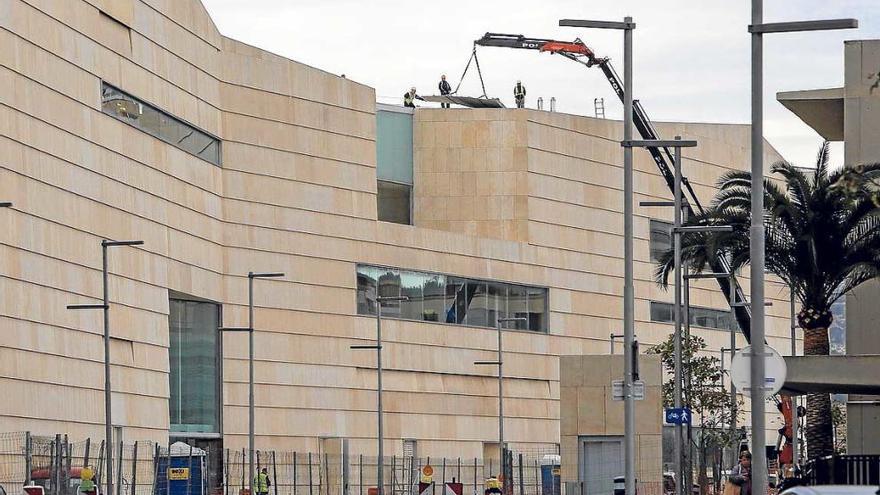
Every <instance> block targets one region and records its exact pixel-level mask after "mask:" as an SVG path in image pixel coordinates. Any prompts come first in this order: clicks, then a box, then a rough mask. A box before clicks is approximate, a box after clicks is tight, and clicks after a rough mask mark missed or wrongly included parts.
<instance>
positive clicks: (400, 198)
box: [376, 180, 412, 225]
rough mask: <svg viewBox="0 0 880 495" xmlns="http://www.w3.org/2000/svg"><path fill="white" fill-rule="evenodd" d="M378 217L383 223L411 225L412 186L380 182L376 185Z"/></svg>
mask: <svg viewBox="0 0 880 495" xmlns="http://www.w3.org/2000/svg"><path fill="white" fill-rule="evenodd" d="M377 192H378V194H377V197H376V198H377V199H376V201H377V206H378V217H379V220H381V221H383V222H394V223H402V224H404V225H411V224H412V218H411V216H410V211H411V210H412V207H411V204H412V186H410V185H407V184H398V183H396V182H388V181H384V180H380V181H379V182H378V185H377Z"/></svg>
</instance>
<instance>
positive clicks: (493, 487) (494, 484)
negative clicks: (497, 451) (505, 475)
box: [485, 474, 501, 495]
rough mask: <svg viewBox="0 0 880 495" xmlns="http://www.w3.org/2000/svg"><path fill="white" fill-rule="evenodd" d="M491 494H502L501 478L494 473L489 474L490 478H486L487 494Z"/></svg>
mask: <svg viewBox="0 0 880 495" xmlns="http://www.w3.org/2000/svg"><path fill="white" fill-rule="evenodd" d="M490 494H498V495H501V480H500V479H498V477H497V476H495V475H494V474H493V475H492V476H489V479H487V480H486V493H485V495H490Z"/></svg>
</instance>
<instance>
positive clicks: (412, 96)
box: [403, 86, 425, 108]
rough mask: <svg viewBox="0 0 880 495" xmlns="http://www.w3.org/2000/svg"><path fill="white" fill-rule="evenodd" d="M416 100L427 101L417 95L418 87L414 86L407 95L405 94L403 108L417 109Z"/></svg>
mask: <svg viewBox="0 0 880 495" xmlns="http://www.w3.org/2000/svg"><path fill="white" fill-rule="evenodd" d="M415 100H422V101H425V99H424V98H422V97H421V96H419V94H418V93H416V87H415V86H413V87H411V88H409V91H407V92H406V93H404V94H403V106H405V107H409V108H415V107H416V104H415Z"/></svg>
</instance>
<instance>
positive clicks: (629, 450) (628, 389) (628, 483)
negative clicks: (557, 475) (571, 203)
mask: <svg viewBox="0 0 880 495" xmlns="http://www.w3.org/2000/svg"><path fill="white" fill-rule="evenodd" d="M623 22H624V24H628V25H631V27H629V28H627V29H624V31H623V92H624V98H623V140H624V141H631V140H632V128H633V49H632V45H633V38H632V30H633V28H634V27H635V25H634V24H633V20H632V17H625V18H624V19H623ZM633 196H634V195H633V152H632V148H628V147H627V148H624V149H623V238H624V239H623V256H624V260H625V261H624V270H623V271H624V275H623V354H624V356H623V361H624V376H623V390H624V403H623V416H624V448H623V450H624V454H625V456H626V457H625V462H624V465H625V469H624V472H625V478H624V479H625V484H624V487H625V489H626V490H625V493H626V495H635V494H636V404H635V400H634V397H633V369H634V366H633V365H634V360H635V359H638V356H633V355H632V350H633V341H634V340H635V310H634V308H635V290H634V281H633V263H634V262H633Z"/></svg>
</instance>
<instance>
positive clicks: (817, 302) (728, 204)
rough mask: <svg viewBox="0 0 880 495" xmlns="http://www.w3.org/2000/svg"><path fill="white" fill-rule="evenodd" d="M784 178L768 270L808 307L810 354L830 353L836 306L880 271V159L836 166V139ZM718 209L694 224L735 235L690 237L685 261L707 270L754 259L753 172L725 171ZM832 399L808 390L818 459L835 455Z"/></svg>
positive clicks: (774, 193)
mask: <svg viewBox="0 0 880 495" xmlns="http://www.w3.org/2000/svg"><path fill="white" fill-rule="evenodd" d="M771 173H772V174H773V175H775V176H778V178H780V179H781V185H780V183H778V182H774V181H771V180H769V179H765V180H764V188H765V195H764V208H765V219H764V225H765V229H766V240H765V243H766V251H765V253H766V255H765V256H766V268H767V270H768V271H769V272H771V273H773V274H774V275H776V276H777V277H779V278H780V279H782V280H783V281H784V282H785V283H786V284H787V285H788V286H789V287H791V288H792V290H793V292H794V294H795V296H796V297H797V300H798V301H799V302H800V304H801V310H800V312H799V313H798V315H797V320H798V324H799V325H800V327H801V329H802V330H803V338H804V354H807V355H828V351H829V343H828V327H829V326H830V325H831V322H832V321H833V316H832V314H831V305H832V304H833V303H834V302H835V301H836V300H838V299H839V298H840V297H842V296H844V295H845V294H847V293H848V292H850V291H852V290H853V289H855V288H856V287H858V286H859V285H860V284H862V283H863V282H866V281H868V280H870V279H872V278H874V277H877V276H878V275H880V221H878V216H876V215H877V213H878V206H877V203H878V201H877V198H878V196H877V193H876V187H875V186H876V184H875V183H874V182H872V181H873V180H874V179H875V178H876V177H880V164H874V165H865V166H860V167H857V168H856V169H842V170H839V171H833V172H832V171H829V169H828V143H825V144H823V145H822V148H821V150H820V151H819V154H818V158H817V160H816V168H815V171H809V172H805V171H804V170H802V169H799V168H797V167H794V166H793V165H791V164H789V163H787V162H779V163H776V164H774V165H773V166H772V168H771ZM718 187H719V191H718V192H717V193H716V195H715V198H714V200H713V202H712V204H711V206H710V208H709V209H708V210H707V211H706V212H705V213H704V214H702V215H698V216H696V217H695V218H693V219H692V220H691V221H690V222H688V223H689V224H690V225H732V226H733V232H730V233H688V234H685V235H683V236H682V241H681V244H682V259H684V260H685V261H686V263H687V264H688V265H689V266H690V268H691V269H692V270H695V271H698V272H699V271H703V270H704V269H706V267H707V266H708V265H709V264H710V262H711V261H712V260H713V259H714V258H716V257H726V258H727V259H728V260H729V261H730V264H731V267H732V269H733V270H739V269H741V268H743V267H745V266H746V265H748V264H749V226H750V223H751V196H750V195H751V174H750V173H749V172H739V171H736V172H729V173H727V174H725V175H724V176H722V177H721V179H720V180H719V183H718ZM673 269H674V267H673V253H672V251H669V252H667V253H665V254H664V255H663V256H662V258H661V261H660V263H659V266H658V268H657V272H656V275H657V279H658V282H660V283H661V285H663V286H664V287H665V286H666V285H667V283H668V279H669V273H670V271H672V270H673ZM831 418H832V416H831V401H830V397H829V395H828V394H809V395H808V396H807V427H806V436H807V446H808V449H809V455H810V457H812V458H815V457H819V456H825V455H830V454H833V453H834V443H833V430H832V419H831Z"/></svg>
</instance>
